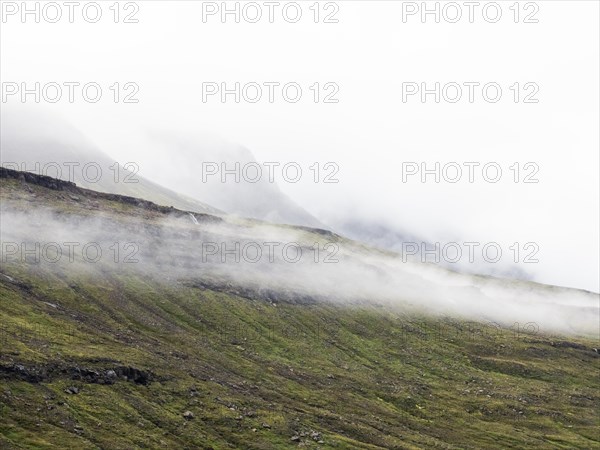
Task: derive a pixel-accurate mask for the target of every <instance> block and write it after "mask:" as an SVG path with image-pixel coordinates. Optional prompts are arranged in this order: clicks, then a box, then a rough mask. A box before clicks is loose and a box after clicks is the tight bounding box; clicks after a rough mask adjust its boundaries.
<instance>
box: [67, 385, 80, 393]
mask: <svg viewBox="0 0 600 450" xmlns="http://www.w3.org/2000/svg"><path fill="white" fill-rule="evenodd" d="M65 392H66V393H67V394H79V388H76V387H75V386H69V387H68V388H66V389H65Z"/></svg>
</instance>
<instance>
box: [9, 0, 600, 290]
mask: <svg viewBox="0 0 600 450" xmlns="http://www.w3.org/2000/svg"><path fill="white" fill-rule="evenodd" d="M417 3H419V2H417ZM17 4H19V2H17ZM202 4H203V2H177V3H176V4H172V3H167V2H163V1H153V2H143V3H142V2H140V3H139V5H138V6H139V12H138V14H137V15H136V18H137V19H138V21H137V23H131V24H127V23H115V21H114V20H112V15H111V14H112V12H111V11H110V10H108V6H109V5H108V3H107V4H104V3H102V5H103V6H105V11H104V16H103V18H102V20H101V21H99V22H97V23H89V22H87V21H84V20H81V18H80V16H78V17H79V18H78V19H76V20H75V21H74V22H73V23H69V21H68V20H66V19H65V17H66V12H65V15H64V16H65V17H63V19H64V20H62V21H60V22H58V23H48V22H45V21H44V20H41V21H40V22H39V23H36V22H34V21H33V20H30V21H29V22H28V23H22V22H21V21H20V19H19V15H18V14H17V15H14V16H10V17H8V18H7V20H6V21H5V22H3V23H2V27H1V28H0V54H1V59H2V61H1V62H2V64H1V65H0V78H1V79H2V82H3V83H16V84H17V85H18V86H20V83H25V84H26V85H27V87H28V88H31V87H32V86H33V84H34V83H41V84H42V85H45V84H47V83H59V84H60V83H64V82H76V83H80V84H81V85H83V84H85V83H88V82H94V83H98V84H99V85H100V86H101V87H102V88H103V93H104V95H103V97H102V98H101V100H100V101H98V102H96V103H91V102H86V101H83V100H82V96H81V92H80V90H77V95H76V98H75V100H74V101H73V102H71V101H69V100H68V99H67V98H66V96H65V97H64V98H62V99H61V100H60V101H57V102H56V103H51V102H48V101H44V99H43V98H42V99H41V100H40V101H39V102H36V101H35V99H34V96H33V95H29V96H28V97H27V98H26V101H25V102H23V99H22V96H21V95H19V94H16V95H10V96H7V97H6V98H4V99H3V100H2V103H1V104H0V109H1V111H0V113H1V114H0V119H1V121H2V122H4V120H5V118H7V117H8V116H9V110H10V108H13V107H16V106H20V105H21V104H22V103H26V105H25V106H26V107H28V108H31V109H35V110H44V111H45V112H46V113H47V114H49V115H50V116H52V117H60V118H61V119H60V120H63V118H64V120H65V121H67V122H68V123H70V124H72V126H73V128H74V129H75V130H77V134H78V136H72V135H71V134H70V133H69V132H64V128H63V127H57V128H56V129H54V128H51V129H47V128H44V127H40V128H38V129H36V127H37V124H28V125H29V126H28V129H31V130H32V131H31V132H30V131H28V133H30V136H32V137H35V136H37V133H38V132H39V133H40V134H48V132H50V133H51V134H52V135H53V142H58V143H66V145H70V144H72V142H73V140H76V141H79V139H80V137H79V136H84V139H85V141H86V142H87V143H88V144H89V145H90V148H94V149H96V150H99V151H101V152H102V153H104V154H105V155H108V157H109V159H110V161H111V162H119V163H120V164H121V165H123V164H125V163H127V162H135V163H136V164H137V165H138V167H139V169H140V171H139V175H140V177H144V179H146V180H149V181H151V182H157V183H160V184H161V185H163V186H165V187H166V188H169V189H170V190H171V191H175V192H178V193H185V194H187V196H192V197H193V199H194V200H195V201H196V202H198V203H200V204H202V203H207V204H208V205H211V201H214V203H215V204H214V205H212V206H214V207H215V208H217V209H222V210H224V211H225V212H230V213H236V214H238V215H241V216H245V215H249V216H261V217H262V218H265V219H269V220H273V221H277V222H292V223H307V222H308V221H309V220H312V219H314V221H313V222H311V223H312V224H315V223H319V224H323V225H324V226H329V227H331V228H336V226H338V225H339V224H343V223H347V222H349V221H352V220H354V219H357V218H358V219H359V222H361V223H362V224H364V230H370V229H374V228H375V227H376V226H378V225H383V226H385V227H386V228H388V229H390V230H391V231H392V232H394V233H399V234H406V235H408V236H414V237H416V238H417V239H419V240H421V241H424V242H429V243H436V242H440V243H442V244H443V243H447V242H454V241H456V242H472V241H475V242H481V243H485V242H498V243H499V244H500V245H501V246H502V248H503V250H504V253H505V254H506V255H510V250H509V247H511V246H513V245H514V244H515V243H519V246H520V250H521V253H522V254H524V253H525V252H526V251H527V250H526V249H524V248H523V245H525V244H527V243H530V242H532V243H535V244H536V245H537V246H538V247H539V252H537V253H536V258H537V259H538V260H539V261H538V262H535V263H531V264H523V263H522V261H521V262H518V263H514V262H513V263H511V262H510V261H509V260H508V259H507V260H504V261H502V262H499V263H498V264H493V265H490V264H487V263H486V264H470V263H469V265H467V266H464V267H461V270H466V271H470V272H481V273H488V274H502V275H511V276H515V277H519V278H523V279H531V280H534V281H536V282H541V283H546V284H552V285H559V286H569V287H575V288H582V289H587V290H591V291H594V292H599V291H600V278H599V273H600V261H599V260H598V254H599V252H600V241H599V239H600V238H599V234H600V233H599V232H598V231H599V229H600V214H599V208H600V207H599V204H600V193H599V192H600V189H599V174H598V166H599V157H600V156H599V155H600V153H599V152H598V149H599V148H600V142H599V140H598V139H599V135H598V123H600V117H599V111H600V108H599V103H598V100H599V91H598V89H599V86H598V82H597V80H598V77H599V67H600V66H599V64H598V55H599V54H600V48H599V45H600V44H599V43H600V39H599V34H598V33H599V29H598V26H597V18H598V12H599V11H598V8H599V5H598V2H589V1H588V2H570V3H566V2H563V1H556V2H544V3H543V4H541V3H540V4H539V6H540V11H539V13H538V14H537V19H539V20H538V21H537V22H536V23H529V24H528V23H522V20H521V21H520V22H519V21H517V22H519V23H516V22H515V21H514V20H513V17H512V15H511V14H512V12H511V11H510V10H509V9H508V8H509V6H510V5H509V3H501V4H502V5H503V8H504V14H503V16H502V20H500V21H499V22H497V23H489V22H487V21H485V20H482V19H481V16H478V18H477V20H475V21H474V22H473V23H470V22H469V21H467V20H462V21H460V22H459V23H448V22H445V21H440V22H434V21H432V20H431V21H429V22H428V23H422V22H421V21H420V20H419V18H418V16H414V17H413V18H411V20H409V21H406V22H405V21H403V20H402V4H403V2H390V1H387V2H383V1H382V2H367V1H352V2H339V4H338V6H339V13H338V14H337V15H336V17H337V19H339V20H338V22H336V23H331V24H327V23H322V21H320V22H319V23H315V21H313V20H312V16H311V14H312V13H311V11H309V10H308V9H306V10H305V14H304V16H303V19H302V20H301V21H300V22H298V23H288V22H286V21H283V20H276V21H275V23H269V22H268V21H264V20H263V21H261V22H260V23H247V22H244V21H241V22H239V23H237V22H234V21H233V20H230V21H229V22H228V23H222V22H221V21H219V19H218V16H214V17H212V18H211V19H210V20H208V21H206V22H204V21H202ZM302 5H304V6H305V7H308V3H302ZM123 6H124V5H123ZM522 6H523V5H522ZM122 17H124V15H122ZM322 17H324V15H322ZM465 17H466V16H465ZM465 17H463V19H465ZM213 19H214V20H213ZM413 19H414V20H413ZM121 22H122V21H121ZM157 30H160V31H158V32H157ZM557 30H560V32H557ZM73 36H77V38H76V39H74V38H73ZM275 36H276V38H274V37H275ZM474 36H477V39H474ZM254 82H255V83H264V82H277V83H280V84H282V85H283V84H284V83H288V82H294V83H298V84H299V85H300V86H302V88H303V91H304V95H303V97H302V99H301V100H300V101H298V102H297V103H290V102H287V101H282V100H281V92H280V91H278V97H277V99H278V100H276V101H274V102H272V103H271V102H269V101H268V100H264V99H263V100H264V101H260V102H257V103H251V102H246V101H239V102H236V101H233V100H231V99H232V98H233V97H232V96H230V97H229V99H230V100H231V101H227V102H223V101H222V98H221V96H219V95H214V96H211V97H210V98H208V99H207V98H206V96H205V95H204V94H206V92H204V91H203V83H217V84H219V83H227V85H228V86H229V87H231V86H233V85H234V84H235V83H241V84H242V85H245V84H247V83H254ZM404 82H410V83H417V84H418V83H426V84H427V85H428V86H429V87H431V86H433V85H434V84H435V83H441V84H442V85H446V84H447V83H454V82H455V83H459V84H460V83H463V82H476V83H481V84H482V85H483V84H484V83H488V82H494V83H498V84H499V85H501V86H502V88H503V92H504V95H503V97H502V99H501V100H500V101H498V102H497V103H488V102H485V101H482V99H481V95H480V94H481V92H480V91H479V90H478V91H477V93H478V97H477V100H476V101H475V102H473V103H470V102H469V101H467V100H465V98H463V99H462V100H461V101H459V102H457V103H450V102H445V101H440V102H439V103H438V102H435V101H433V100H432V101H429V102H427V103H423V102H421V101H420V99H421V97H420V96H418V95H415V96H413V97H411V99H410V101H408V102H404V101H403V88H402V86H403V83H404ZM115 83H119V86H120V89H119V90H120V92H119V93H120V94H122V95H121V97H120V98H119V100H118V101H114V95H113V94H114V93H115V92H114V90H111V88H110V87H111V86H115ZM126 83H135V84H136V85H137V86H138V88H139V90H138V91H137V93H136V94H135V98H136V100H138V102H137V103H124V102H123V99H124V98H125V95H126V94H129V93H130V90H129V89H127V90H126V89H125V88H124V86H125V84H126ZM314 83H319V93H320V94H321V96H320V98H319V101H317V102H315V101H314V96H313V94H314V90H311V89H310V87H311V86H314ZM326 83H334V84H336V85H337V86H338V87H339V91H338V92H337V93H336V95H335V98H336V99H337V100H339V101H338V102H337V103H324V102H323V101H322V100H323V99H324V97H325V95H326V94H327V93H328V92H329V91H326V90H325V89H324V86H325V84H326ZM515 83H518V86H519V88H518V89H517V91H519V93H520V94H522V95H521V96H520V97H519V99H518V101H516V102H515V100H514V95H513V94H514V89H513V90H511V86H515ZM526 83H533V84H534V85H535V86H537V88H539V90H538V91H537V93H536V94H535V98H536V100H538V102H537V103H523V101H522V100H523V99H524V97H525V95H526V94H528V93H530V91H529V90H527V91H526V90H525V88H524V86H525V84H526ZM11 86H13V85H11ZM431 98H432V97H430V99H431ZM2 126H3V128H4V130H3V134H4V133H6V131H5V130H6V127H5V126H4V124H3V125H2ZM18 126H19V127H20V126H21V125H18ZM206 136H210V138H205V137H206ZM213 137H215V139H216V141H217V142H219V143H220V144H218V145H213V144H214V140H213ZM222 143H225V144H224V146H225V147H226V148H227V151H226V152H225V153H226V154H225V155H222V154H220V153H219V155H218V157H220V158H222V159H224V160H229V161H231V159H232V158H234V159H235V158H238V159H241V160H242V161H243V160H247V159H249V158H253V159H255V160H256V161H257V162H259V163H264V162H278V163H280V164H281V165H283V164H285V163H286V162H290V161H293V162H296V163H298V164H299V165H301V167H302V168H303V169H304V171H305V174H306V176H305V177H303V179H302V180H300V181H299V182H296V183H293V182H282V181H281V180H277V181H278V183H277V185H270V184H269V185H268V186H266V187H265V186H259V185H255V186H254V187H253V186H250V185H249V184H247V183H246V184H243V183H240V184H237V185H232V184H230V183H227V184H226V185H222V184H221V185H219V184H218V183H215V184H214V185H211V184H210V183H204V184H203V183H202V182H201V181H200V182H199V180H198V178H197V177H195V176H194V174H195V173H196V171H197V170H199V169H200V168H201V167H202V162H206V161H205V158H207V157H210V158H211V159H212V158H214V157H215V156H217V155H216V154H215V153H214V150H215V149H217V148H221V149H223V148H224V147H223V146H222V145H221V144H222ZM3 145H4V144H3ZM40 145H41V146H42V147H41V148H43V147H44V146H46V145H47V144H46V142H41V144H40ZM61 145H62V144H61ZM82 147H83V146H77V148H76V149H75V148H73V147H72V146H71V147H70V148H71V149H73V150H77V151H81V150H82ZM85 147H86V148H88V147H87V144H86V145H85ZM47 148H48V149H50V146H48V147H47ZM53 148H54V149H56V146H54V147H53ZM241 148H243V149H247V150H248V151H249V152H250V153H251V155H248V154H242V155H238V156H231V155H236V153H235V151H233V152H231V151H230V150H232V149H241ZM16 151H22V150H21V149H17V150H16ZM51 153H53V151H51V150H48V155H46V156H44V158H46V157H52V155H51ZM205 155H208V156H205ZM80 157H81V158H82V159H85V158H86V157H87V155H86V154H83V155H80ZM315 162H318V163H319V164H321V169H322V170H321V174H322V175H323V174H324V173H325V170H324V168H323V166H322V165H323V164H326V163H328V162H333V163H335V164H337V166H338V167H339V172H338V173H337V175H336V178H337V179H338V180H339V182H338V183H331V184H327V183H323V182H318V183H315V182H314V181H313V180H312V176H311V175H312V174H311V172H310V171H309V170H308V167H310V166H311V165H313V164H314V163H315ZM405 162H416V163H421V162H424V163H426V164H427V165H428V167H433V165H434V164H435V163H440V164H441V165H442V166H443V165H444V164H447V163H453V162H455V163H458V164H459V165H462V164H463V163H464V162H477V163H479V164H480V165H481V166H483V165H484V164H486V163H489V162H494V163H497V164H498V165H500V166H501V168H502V170H503V177H502V179H501V180H500V181H499V182H497V183H489V182H486V181H484V180H482V178H481V172H480V171H478V172H477V176H478V178H477V179H476V181H475V182H473V183H470V182H468V181H465V178H464V177H463V179H462V180H461V181H460V182H457V183H448V182H445V181H441V182H439V183H438V182H435V181H434V180H433V178H432V177H429V179H428V181H427V182H425V183H422V182H421V181H420V180H419V177H418V176H413V177H411V178H410V179H409V180H408V181H407V182H403V181H402V167H403V166H402V165H403V163H405ZM515 163H518V166H517V167H518V168H519V169H520V178H519V179H520V181H522V180H523V178H524V176H526V175H529V174H530V172H531V171H529V170H527V169H526V168H525V167H524V166H525V164H528V163H534V164H536V165H537V167H538V168H539V171H538V172H537V173H536V175H535V178H536V179H537V180H539V182H537V183H522V182H518V183H515V182H514V181H513V175H514V173H513V170H511V169H510V167H514V166H513V165H514V164H515ZM481 166H480V167H481ZM97 186H98V185H97ZM108 187H109V186H108V185H107V186H106V188H108ZM113 187H114V186H113ZM118 187H119V188H122V187H123V186H118ZM129 187H131V186H129ZM259 187H264V189H262V188H261V189H259ZM146 192H148V191H146ZM132 193H133V192H130V191H128V192H127V195H132ZM138 195H142V194H141V193H139V194H138ZM167 197H168V199H169V201H173V202H174V200H173V198H174V196H173V195H169V196H167ZM163 199H164V196H163ZM153 200H154V199H153ZM173 204H175V203H173ZM187 204H188V205H189V204H190V203H189V202H188V203H187ZM199 208H200V210H203V209H202V208H204V207H203V206H202V205H200V206H199ZM187 209H193V208H190V207H188V208H187ZM364 230H363V231H364ZM363 234H364V233H363ZM371 238H373V236H371ZM374 238H375V239H369V237H368V236H366V237H364V239H367V240H370V241H371V242H375V241H376V240H377V238H378V236H374ZM388 244H389V245H388ZM394 245H395V243H394V242H389V243H386V247H394ZM456 267H458V266H456Z"/></svg>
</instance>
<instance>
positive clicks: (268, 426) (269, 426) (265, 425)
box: [262, 422, 271, 428]
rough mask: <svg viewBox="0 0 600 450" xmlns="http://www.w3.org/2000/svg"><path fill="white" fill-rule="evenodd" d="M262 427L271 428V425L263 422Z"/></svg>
mask: <svg viewBox="0 0 600 450" xmlns="http://www.w3.org/2000/svg"><path fill="white" fill-rule="evenodd" d="M262 427H263V428H271V425H269V424H268V423H265V422H263V423H262Z"/></svg>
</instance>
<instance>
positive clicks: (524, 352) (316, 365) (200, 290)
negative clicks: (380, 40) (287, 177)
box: [0, 178, 600, 449]
mask: <svg viewBox="0 0 600 450" xmlns="http://www.w3.org/2000/svg"><path fill="white" fill-rule="evenodd" d="M0 187H1V197H0V198H1V200H2V213H3V215H4V214H5V213H6V212H7V211H12V210H23V211H24V210H43V209H44V208H48V207H52V208H53V209H54V210H56V211H59V212H62V213H63V214H68V215H69V216H80V217H86V216H89V215H102V216H104V217H107V218H109V219H111V220H114V221H117V222H118V221H119V220H130V221H137V222H141V223H142V224H143V225H144V226H149V224H151V223H152V222H153V221H155V220H157V219H159V218H161V217H163V216H167V215H170V216H172V215H173V214H182V215H184V213H179V212H176V211H172V210H169V209H168V208H159V207H156V208H155V207H152V205H149V204H147V203H143V202H135V201H130V200H128V199H123V198H119V197H115V196H107V195H100V194H95V193H93V192H90V191H85V190H80V189H79V190H75V189H72V188H69V187H64V188H60V186H59V189H50V188H48V187H45V186H42V185H40V184H36V183H26V182H23V181H20V180H18V179H11V178H1V179H0ZM199 220H200V221H201V222H202V220H205V221H208V222H210V221H211V220H212V219H211V217H210V216H205V217H200V216H199ZM215 220H216V219H215ZM307 232H308V231H307ZM317 234H318V233H317ZM71 267H72V266H69V265H68V264H64V265H63V266H61V267H60V268H48V267H46V266H45V265H39V264H31V263H28V262H26V261H13V260H9V261H6V262H5V261H3V263H2V267H1V270H0V327H1V335H0V344H1V345H0V448H7V449H12V448H73V449H87V448H90V449H91V448H103V449H131V448H182V449H185V448H188V449H192V448H207V449H208V448H213V449H225V448H255V449H279V448H297V447H302V448H314V449H316V448H321V449H329V448H335V449H355V448H364V449H375V448H398V449H412V448H448V449H450V448H456V449H458V448H461V449H469V448H485V449H489V448H514V449H524V448H540V449H548V448H564V449H570V448H582V449H591V448H600V415H599V414H600V412H599V409H598V406H599V405H600V393H599V390H598V388H599V387H600V385H599V378H598V376H599V369H600V355H599V354H598V353H597V351H595V350H594V348H598V347H599V345H598V342H597V341H595V340H593V339H591V338H585V337H577V338H575V337H569V336H557V335H552V334H550V333H548V332H546V331H545V330H543V329H536V328H535V327H525V328H523V324H516V325H515V326H513V327H512V328H499V327H497V326H493V324H492V323H485V322H482V323H476V322H467V321H463V320H455V319H451V318H447V317H446V318H436V319H433V318H428V317H426V316H423V315H419V314H414V313H412V314H409V313H403V312H401V311H399V310H396V309H391V308H390V307H385V306H377V304H370V305H368V304H357V305H353V306H343V305H340V304H337V303H335V302H328V301H326V300H325V301H318V302H316V301H304V302H302V301H301V302H297V301H296V302H293V301H290V298H289V296H288V295H287V294H286V293H284V292H282V293H280V294H278V293H273V292H269V293H268V295H266V294H264V293H261V291H252V292H251V293H250V294H249V292H247V291H244V290H241V289H237V288H236V287H235V286H231V285H229V284H226V283H223V282H220V281H218V280H217V281H214V280H212V281H211V282H206V279H205V278H203V276H202V274H199V275H198V277H197V278H196V279H190V278H186V279H176V280H169V281H168V282H167V281H165V278H161V277H157V276H155V275H154V274H151V273H144V272H143V271H140V270H139V267H135V266H127V265H118V266H117V265H114V266H110V265H108V266H98V267H93V268H89V269H88V270H83V271H82V270H71Z"/></svg>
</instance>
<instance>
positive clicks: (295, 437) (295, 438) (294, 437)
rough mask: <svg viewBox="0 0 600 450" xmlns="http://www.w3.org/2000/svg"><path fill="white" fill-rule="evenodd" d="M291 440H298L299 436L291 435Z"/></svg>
mask: <svg viewBox="0 0 600 450" xmlns="http://www.w3.org/2000/svg"><path fill="white" fill-rule="evenodd" d="M291 440H292V441H294V442H296V441H299V440H300V436H292V439H291Z"/></svg>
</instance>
